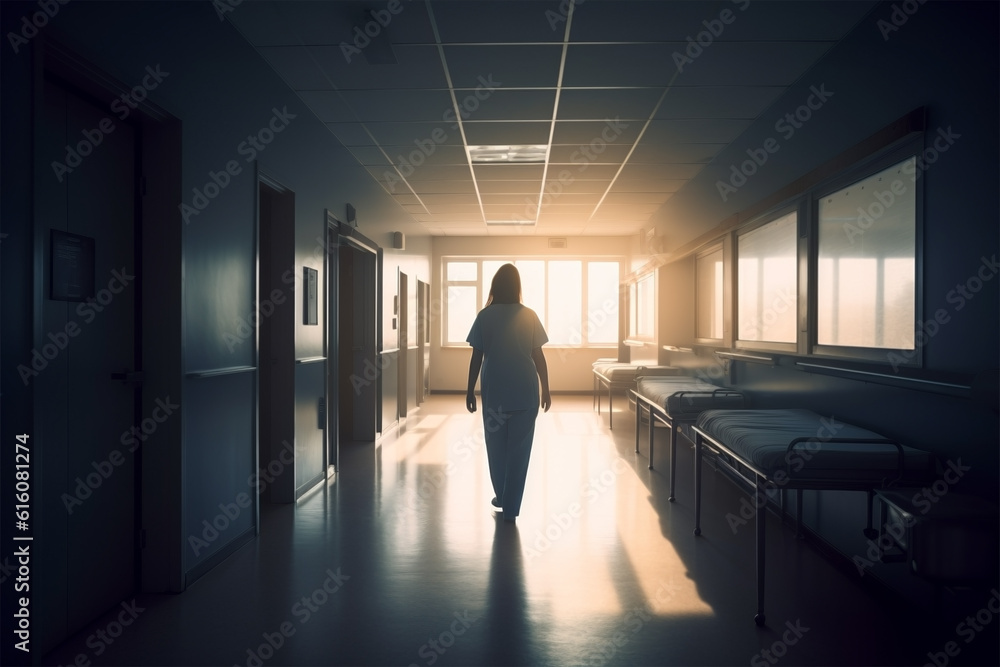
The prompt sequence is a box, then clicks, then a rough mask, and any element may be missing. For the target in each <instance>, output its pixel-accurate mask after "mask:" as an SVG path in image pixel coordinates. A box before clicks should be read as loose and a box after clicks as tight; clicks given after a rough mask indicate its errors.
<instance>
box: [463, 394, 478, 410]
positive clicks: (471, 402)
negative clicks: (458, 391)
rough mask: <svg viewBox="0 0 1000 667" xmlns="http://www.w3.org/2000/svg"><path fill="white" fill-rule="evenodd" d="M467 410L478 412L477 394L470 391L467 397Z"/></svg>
mask: <svg viewBox="0 0 1000 667" xmlns="http://www.w3.org/2000/svg"><path fill="white" fill-rule="evenodd" d="M465 409H466V410H468V411H469V412H475V411H476V392H474V391H470V392H469V393H468V394H466V395H465Z"/></svg>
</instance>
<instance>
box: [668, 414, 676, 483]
mask: <svg viewBox="0 0 1000 667" xmlns="http://www.w3.org/2000/svg"><path fill="white" fill-rule="evenodd" d="M676 479H677V422H673V423H672V424H671V425H670V495H669V496H668V497H667V500H669V501H670V502H674V482H675V481H676Z"/></svg>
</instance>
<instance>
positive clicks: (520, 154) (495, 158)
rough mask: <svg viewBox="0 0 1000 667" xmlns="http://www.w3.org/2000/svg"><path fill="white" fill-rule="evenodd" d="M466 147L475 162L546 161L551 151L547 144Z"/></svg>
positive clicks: (470, 157)
mask: <svg viewBox="0 0 1000 667" xmlns="http://www.w3.org/2000/svg"><path fill="white" fill-rule="evenodd" d="M466 149H467V150H468V151H469V159H470V160H471V161H472V163H473V164H498V163H499V164H505V163H515V162H517V163H521V162H545V160H546V158H547V157H548V153H549V147H548V146H547V145H545V144H522V145H519V146H467V147H466Z"/></svg>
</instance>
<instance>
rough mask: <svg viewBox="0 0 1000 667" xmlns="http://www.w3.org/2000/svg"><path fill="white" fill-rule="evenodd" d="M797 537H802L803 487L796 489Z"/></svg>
mask: <svg viewBox="0 0 1000 667" xmlns="http://www.w3.org/2000/svg"><path fill="white" fill-rule="evenodd" d="M795 537H796V538H797V539H800V540H801V539H802V537H803V535H802V489H795Z"/></svg>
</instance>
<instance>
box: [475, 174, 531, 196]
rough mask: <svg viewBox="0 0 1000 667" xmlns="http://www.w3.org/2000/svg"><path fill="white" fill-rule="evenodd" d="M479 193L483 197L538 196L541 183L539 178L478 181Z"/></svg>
mask: <svg viewBox="0 0 1000 667" xmlns="http://www.w3.org/2000/svg"><path fill="white" fill-rule="evenodd" d="M478 185H479V192H480V193H481V194H483V195H487V194H505V193H512V194H528V195H530V194H536V195H537V194H538V193H539V191H540V190H541V187H542V181H541V179H540V178H538V179H534V180H524V181H521V180H503V181H501V180H497V181H491V180H485V179H480V180H479V181H478Z"/></svg>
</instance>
